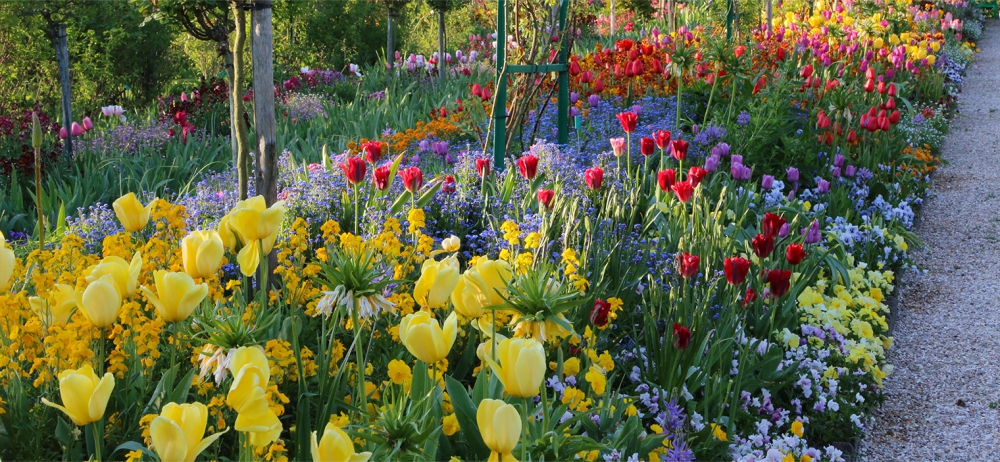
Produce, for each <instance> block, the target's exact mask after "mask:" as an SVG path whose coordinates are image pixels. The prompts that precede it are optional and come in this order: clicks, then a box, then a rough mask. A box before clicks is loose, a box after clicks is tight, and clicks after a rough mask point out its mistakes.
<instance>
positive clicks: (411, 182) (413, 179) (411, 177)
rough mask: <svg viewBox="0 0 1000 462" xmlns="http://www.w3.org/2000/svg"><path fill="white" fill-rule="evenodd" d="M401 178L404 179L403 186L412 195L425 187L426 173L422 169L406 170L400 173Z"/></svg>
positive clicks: (412, 168) (411, 168)
mask: <svg viewBox="0 0 1000 462" xmlns="http://www.w3.org/2000/svg"><path fill="white" fill-rule="evenodd" d="M399 177H400V178H402V179H403V186H406V190H407V191H409V192H411V193H416V192H417V191H418V190H419V189H420V187H421V186H423V185H424V172H421V171H420V167H410V168H404V169H402V170H400V171H399Z"/></svg>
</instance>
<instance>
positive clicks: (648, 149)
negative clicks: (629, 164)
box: [639, 137, 656, 156]
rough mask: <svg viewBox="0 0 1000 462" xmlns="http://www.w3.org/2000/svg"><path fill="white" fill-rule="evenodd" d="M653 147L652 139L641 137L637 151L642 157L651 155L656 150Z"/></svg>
mask: <svg viewBox="0 0 1000 462" xmlns="http://www.w3.org/2000/svg"><path fill="white" fill-rule="evenodd" d="M654 145H655V142H654V141H653V139H652V138H646V137H643V138H642V139H641V140H639V150H640V152H642V155H644V156H651V155H653V152H654V151H655V150H656V149H655V146H654Z"/></svg>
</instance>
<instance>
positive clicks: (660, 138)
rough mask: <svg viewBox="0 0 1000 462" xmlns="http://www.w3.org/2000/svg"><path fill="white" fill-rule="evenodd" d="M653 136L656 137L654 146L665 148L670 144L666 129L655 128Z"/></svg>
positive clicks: (668, 133)
mask: <svg viewBox="0 0 1000 462" xmlns="http://www.w3.org/2000/svg"><path fill="white" fill-rule="evenodd" d="M653 138H655V139H656V147H658V148H660V149H667V146H668V145H669V144H670V132H668V131H666V130H657V131H656V132H655V133H653Z"/></svg>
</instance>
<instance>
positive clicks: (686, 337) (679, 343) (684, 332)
mask: <svg viewBox="0 0 1000 462" xmlns="http://www.w3.org/2000/svg"><path fill="white" fill-rule="evenodd" d="M690 344H691V330H690V329H688V328H687V327H684V326H682V325H680V324H678V323H676V322H675V323H674V348H677V349H678V350H684V349H686V348H687V347H688V345H690Z"/></svg>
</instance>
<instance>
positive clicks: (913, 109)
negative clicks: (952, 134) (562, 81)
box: [0, 0, 983, 462]
mask: <svg viewBox="0 0 1000 462" xmlns="http://www.w3.org/2000/svg"><path fill="white" fill-rule="evenodd" d="M654 3H655V2H654ZM494 13H495V10H494ZM773 18H774V19H773V20H772V22H771V24H769V25H763V26H761V27H755V28H753V29H752V30H751V31H750V32H748V33H745V34H742V35H741V36H740V38H739V39H726V38H725V35H726V30H725V24H720V23H718V22H717V21H716V22H706V23H693V22H689V23H687V24H686V25H681V26H679V27H676V28H674V29H673V30H672V31H670V32H667V31H666V30H667V28H666V27H665V26H664V25H663V24H662V21H661V22H660V24H661V25H660V28H655V27H653V26H654V25H655V24H656V21H655V20H651V21H650V22H649V25H650V27H648V28H646V29H643V27H642V26H643V23H641V22H640V20H639V19H636V20H635V21H636V24H637V25H636V26H635V27H634V28H633V29H632V30H626V31H620V33H619V34H617V35H615V36H611V35H605V36H604V38H603V39H602V40H595V41H591V42H587V41H586V40H583V39H580V40H578V41H577V42H576V43H575V45H574V47H573V49H572V50H571V52H570V58H569V59H570V61H569V71H568V73H569V74H570V80H569V81H570V97H569V101H570V103H571V105H570V108H569V114H570V117H571V120H572V126H571V130H570V132H569V142H568V143H564V144H558V143H557V142H556V132H557V130H558V126H557V125H558V124H557V120H556V108H555V97H554V95H553V93H552V92H553V91H554V90H553V89H554V88H555V83H554V82H555V80H554V79H550V78H549V77H548V75H547V74H541V75H540V77H539V78H538V79H537V80H536V81H535V88H537V89H538V92H537V93H536V94H535V95H534V96H533V97H532V98H531V99H530V109H525V110H524V113H523V119H521V120H522V126H521V127H520V128H519V131H518V132H517V134H516V135H515V138H518V139H517V140H516V141H515V142H514V143H513V144H512V146H513V148H511V149H509V150H508V156H507V159H506V162H505V163H504V164H503V165H496V164H494V162H493V157H492V153H491V152H490V150H489V149H488V146H490V145H491V143H492V141H491V140H490V119H489V114H490V112H491V111H492V107H493V104H494V103H495V101H496V99H495V95H496V93H497V90H498V89H497V88H496V85H497V82H496V80H495V69H494V68H493V62H492V56H493V54H494V53H495V50H494V49H493V47H494V46H495V41H494V40H493V39H492V38H490V37H489V36H478V37H470V38H469V43H468V44H467V45H466V46H465V47H464V50H461V49H460V50H457V51H454V52H453V53H449V54H448V56H447V60H446V63H444V64H442V65H440V66H439V63H440V62H441V61H445V60H439V59H437V58H438V57H437V56H435V57H434V58H433V59H432V58H424V57H423V56H415V55H410V56H406V55H405V54H404V55H401V56H399V57H398V58H397V60H396V61H395V62H394V63H391V66H389V69H388V70H387V69H386V67H387V66H386V64H385V63H384V62H383V63H381V64H377V65H373V66H369V67H365V66H357V65H351V66H349V67H347V68H345V69H343V72H341V71H336V70H324V69H322V66H323V63H321V62H318V63H314V65H315V66H319V67H321V69H309V68H302V69H301V70H296V71H294V72H291V73H290V74H289V75H287V76H285V77H287V78H281V79H279V80H278V81H277V84H276V85H275V94H276V97H277V100H278V108H277V119H278V149H279V151H283V152H282V153H281V155H280V158H279V161H278V172H277V191H278V192H277V199H278V200H277V201H275V202H271V203H269V202H270V201H267V200H265V198H264V197H263V196H262V195H257V193H256V192H255V189H256V188H255V187H254V185H253V184H251V185H250V193H249V194H248V198H247V199H244V200H240V197H239V192H238V190H237V188H236V186H235V185H236V184H237V171H236V169H235V168H233V167H232V164H231V161H230V159H229V157H228V154H229V152H228V147H229V144H230V143H229V139H228V136H229V130H228V128H224V129H220V128H219V127H225V124H226V123H228V122H226V114H227V112H226V111H227V109H226V108H227V107H228V101H227V98H226V93H227V91H228V89H227V88H228V87H227V86H226V85H227V84H226V82H225V81H207V82H205V83H203V84H202V85H201V86H200V87H199V88H195V89H193V90H191V89H189V90H188V91H186V92H184V93H182V94H177V95H170V96H165V97H162V98H161V99H160V101H159V103H158V104H157V105H156V107H155V108H151V109H150V110H148V111H146V112H143V110H142V109H127V108H122V107H121V106H108V107H104V108H103V111H100V112H98V113H95V115H94V117H93V118H86V119H84V120H82V121H81V122H79V123H73V125H72V126H70V127H69V128H67V127H62V126H60V125H59V124H58V122H57V121H56V120H55V119H56V117H55V116H52V117H51V119H50V118H49V116H44V114H42V115H43V117H40V118H39V119H38V120H39V121H38V122H36V123H35V124H34V125H33V124H32V111H28V110H25V111H23V112H20V113H17V114H13V115H12V116H4V118H0V139H2V140H4V142H5V143H6V142H11V141H10V140H15V139H17V140H19V141H18V142H16V143H14V144H20V143H23V144H24V145H25V150H24V153H28V152H30V151H29V150H28V146H29V145H30V144H31V143H32V142H35V143H37V144H36V145H41V151H42V152H43V157H44V160H45V163H46V164H45V165H47V166H55V165H59V162H72V163H73V164H74V165H73V166H72V167H68V168H67V172H69V173H66V172H62V173H58V172H57V173H53V174H52V176H50V177H47V180H46V183H45V185H44V192H43V186H42V185H38V187H39V189H38V190H37V191H39V192H41V194H38V195H35V194H34V191H35V190H34V187H35V186H36V185H35V183H33V182H31V181H30V180H31V177H30V175H32V174H33V170H32V169H31V167H32V164H31V163H30V162H29V161H28V160H25V159H29V160H30V159H32V158H31V157H24V158H22V157H18V158H10V157H4V158H3V159H2V160H3V161H4V164H3V165H0V168H3V170H4V173H5V174H8V173H9V175H7V177H12V179H11V180H7V179H6V178H7V177H5V180H4V181H5V184H4V188H5V191H6V192H4V195H3V197H0V199H3V201H4V202H3V203H4V204H5V207H7V208H8V210H9V211H10V213H9V214H7V215H6V216H5V217H3V221H0V228H2V229H3V230H4V231H5V233H6V240H5V241H0V288H2V290H3V291H2V293H0V307H2V308H0V326H2V332H3V336H2V337H0V381H2V383H3V387H2V388H0V457H2V458H4V459H7V460H57V459H58V460H130V461H134V460H162V461H174V460H185V461H188V460H190V461H193V460H196V459H202V460H237V459H238V460H241V461H249V460H267V461H278V460H334V461H342V460H487V459H488V460H497V461H511V460H521V461H527V460H576V459H580V460H586V461H595V460H605V461H618V460H622V461H626V460H627V461H640V460H642V461H693V460H740V461H781V462H786V461H791V462H809V461H817V462H818V461H841V460H845V458H849V457H851V456H852V454H851V447H852V443H854V442H856V441H858V440H860V439H862V438H863V437H864V435H865V432H866V425H867V424H868V422H869V420H868V418H869V416H870V415H871V413H872V411H873V410H874V409H876V408H877V407H878V406H879V405H880V403H881V402H882V401H883V400H884V399H885V396H884V394H883V379H884V378H885V377H886V376H887V375H889V374H891V373H892V365H891V364H888V363H887V362H886V352H887V350H888V349H889V348H891V347H892V338H891V337H890V336H889V334H888V327H889V326H888V324H887V318H888V314H889V307H888V306H889V303H890V300H891V299H892V297H893V293H894V289H895V285H894V284H895V280H896V276H897V274H899V273H900V272H902V271H907V270H912V269H913V266H912V263H911V262H910V260H909V257H908V249H911V248H913V247H915V246H919V245H921V243H920V242H919V241H918V240H917V238H916V236H915V235H914V234H913V232H912V227H913V225H914V219H915V215H916V214H917V213H919V209H920V204H921V201H922V197H923V195H924V192H925V191H926V189H927V186H928V181H929V176H930V175H931V174H932V172H933V171H934V170H935V169H936V168H937V165H938V162H939V161H938V157H937V154H938V153H939V152H940V148H941V145H942V143H943V140H944V134H945V133H946V132H947V130H948V125H949V118H950V117H951V116H952V115H953V111H954V108H955V102H956V99H957V97H958V96H959V93H960V89H961V84H962V79H963V75H964V70H965V68H966V67H967V66H969V65H970V63H971V62H972V59H973V57H974V55H975V53H976V52H977V51H978V49H977V48H976V40H978V38H979V36H980V35H981V34H982V27H983V17H982V13H981V12H980V11H979V10H978V9H977V8H975V7H973V6H970V4H969V3H967V2H964V1H961V0H940V1H934V2H920V3H914V4H910V3H909V2H906V1H895V2H890V1H872V0H858V1H854V2H834V4H833V5H831V4H829V3H826V2H817V3H816V4H810V3H808V2H800V1H786V2H784V3H783V4H780V5H776V6H775V9H774V14H773ZM605 19H606V18H604V17H603V16H601V17H600V18H598V19H594V20H592V21H596V22H600V21H604V20H605ZM689 19H690V18H689ZM630 24H632V23H630ZM570 33H571V32H570ZM552 34H558V32H556V33H550V35H552ZM506 46H507V47H508V48H510V49H517V48H518V47H519V44H518V43H516V39H515V38H513V36H512V38H511V39H510V40H508V41H507V43H506ZM553 56H555V54H554V52H553ZM439 68H440V69H441V72H445V73H447V74H448V75H446V76H445V79H444V80H440V81H439V80H438V78H437V72H438V69H439ZM390 78H391V79H392V82H391V83H389V84H386V81H387V79H390ZM247 95H248V96H247V98H244V99H247V100H249V99H250V98H252V92H248V93H247ZM34 110H35V111H38V110H39V108H34ZM514 112H516V111H515V110H514V109H511V110H510V113H511V114H513V113H514ZM60 131H62V132H64V133H63V136H62V138H66V137H67V136H68V134H69V133H72V135H73V136H74V137H76V138H75V141H74V143H75V145H76V146H80V147H79V148H78V149H79V151H77V154H75V157H74V158H73V159H71V160H70V161H67V160H65V159H62V160H60V156H61V154H60V150H61V144H60V143H61V142H62V141H60V139H61V138H60V134H59V132H60ZM33 135H35V137H36V139H38V140H40V141H34V140H32V136H33ZM20 155H21V152H20V151H18V156H20ZM25 155H27V154H25ZM12 159H13V160H12ZM46 168H48V167H46ZM74 169H76V170H74ZM73 171H76V172H81V175H80V176H79V178H83V179H82V180H79V179H73V176H72V172H73ZM83 172H93V173H92V176H89V177H88V176H87V175H83ZM19 175H20V177H21V178H20V179H19ZM25 178H28V180H25ZM189 179H190V180H189ZM18 181H20V182H21V184H20V185H19V184H18V183H17V182H18ZM28 183H30V186H27V188H28V189H23V188H25V186H24V185H25V184H28ZM95 185H101V186H100V187H95ZM22 190H23V191H29V192H31V193H32V194H31V195H28V194H22ZM42 195H43V196H44V197H46V198H47V199H46V201H45V202H43V203H42V202H40V203H42V207H43V208H45V209H46V210H44V213H45V214H51V215H52V216H53V217H52V218H48V217H45V218H42V220H43V221H48V222H49V225H47V226H43V227H42V230H46V228H47V230H46V231H44V232H39V229H37V227H33V225H32V220H33V215H32V214H34V213H35V209H30V207H31V204H32V203H33V202H34V201H35V200H36V198H37V197H39V196H42ZM54 198H58V200H57V199H54ZM60 202H61V204H62V206H61V207H60V206H59V204H60ZM74 208H75V209H76V210H74ZM29 209H30V211H28V210H29ZM67 209H68V210H67ZM18 211H23V212H21V213H20V214H18V213H17V212H18ZM42 215H43V213H42V212H40V213H39V216H42ZM40 234H44V235H43V236H40ZM39 239H41V241H39ZM40 242H41V244H40Z"/></svg>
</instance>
